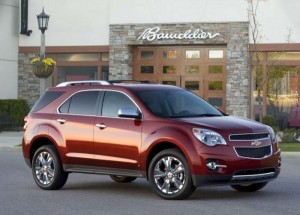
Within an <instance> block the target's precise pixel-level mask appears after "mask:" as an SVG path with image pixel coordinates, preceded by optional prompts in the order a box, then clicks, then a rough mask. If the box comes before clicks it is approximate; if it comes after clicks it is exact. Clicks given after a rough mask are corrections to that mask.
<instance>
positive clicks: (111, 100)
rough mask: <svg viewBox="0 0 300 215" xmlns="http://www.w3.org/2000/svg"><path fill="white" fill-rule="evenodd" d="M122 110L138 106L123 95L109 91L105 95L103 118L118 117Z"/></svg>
mask: <svg viewBox="0 0 300 215" xmlns="http://www.w3.org/2000/svg"><path fill="white" fill-rule="evenodd" d="M121 108H136V109H137V107H136V105H135V104H134V103H133V102H132V101H131V100H130V99H129V98H128V96H126V95H125V94H123V93H119V92H113V91H108V92H106V93H105V95H104V99H103V105H102V114H101V115H102V116H106V117H118V112H119V110H120V109H121Z"/></svg>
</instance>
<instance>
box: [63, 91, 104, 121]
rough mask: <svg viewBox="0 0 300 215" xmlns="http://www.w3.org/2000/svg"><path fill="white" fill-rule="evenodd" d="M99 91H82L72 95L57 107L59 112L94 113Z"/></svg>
mask: <svg viewBox="0 0 300 215" xmlns="http://www.w3.org/2000/svg"><path fill="white" fill-rule="evenodd" d="M98 96H99V91H84V92H79V93H76V94H75V95H73V96H72V97H71V98H70V99H68V100H67V101H66V102H65V103H64V104H63V105H62V106H60V108H59V112H60V113H69V114H76V115H96V105H97V100H98Z"/></svg>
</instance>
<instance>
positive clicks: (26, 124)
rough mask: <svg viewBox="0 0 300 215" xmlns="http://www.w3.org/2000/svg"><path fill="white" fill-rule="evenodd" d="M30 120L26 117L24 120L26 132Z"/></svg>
mask: <svg viewBox="0 0 300 215" xmlns="http://www.w3.org/2000/svg"><path fill="white" fill-rule="evenodd" d="M28 119H29V117H28V116H25V118H24V127H23V129H24V131H25V130H26V129H27V127H28Z"/></svg>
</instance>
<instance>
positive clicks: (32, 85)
mask: <svg viewBox="0 0 300 215" xmlns="http://www.w3.org/2000/svg"><path fill="white" fill-rule="evenodd" d="M34 57H36V54H34V53H19V62H18V64H19V72H18V98H19V99H26V101H27V103H28V105H29V106H30V107H32V106H33V105H34V103H35V102H36V101H37V100H38V99H39V97H40V80H39V78H37V77H36V76H35V75H34V74H33V72H32V70H31V65H30V60H31V59H32V58H34Z"/></svg>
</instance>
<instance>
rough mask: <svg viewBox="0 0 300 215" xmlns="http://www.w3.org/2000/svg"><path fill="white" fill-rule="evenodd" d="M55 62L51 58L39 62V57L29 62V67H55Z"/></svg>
mask: <svg viewBox="0 0 300 215" xmlns="http://www.w3.org/2000/svg"><path fill="white" fill-rule="evenodd" d="M55 64H56V62H55V61H54V60H53V59H52V58H45V59H43V60H41V59H40V58H39V57H36V58H33V59H32V60H31V65H36V66H46V67H48V66H55Z"/></svg>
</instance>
